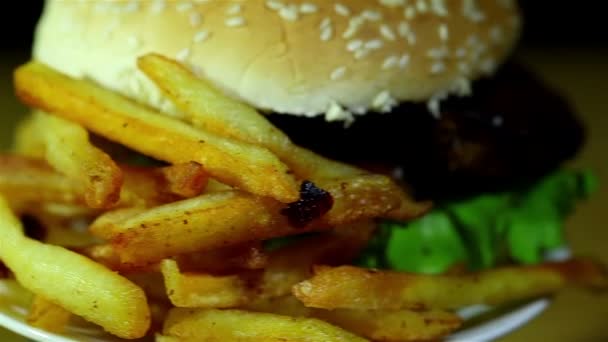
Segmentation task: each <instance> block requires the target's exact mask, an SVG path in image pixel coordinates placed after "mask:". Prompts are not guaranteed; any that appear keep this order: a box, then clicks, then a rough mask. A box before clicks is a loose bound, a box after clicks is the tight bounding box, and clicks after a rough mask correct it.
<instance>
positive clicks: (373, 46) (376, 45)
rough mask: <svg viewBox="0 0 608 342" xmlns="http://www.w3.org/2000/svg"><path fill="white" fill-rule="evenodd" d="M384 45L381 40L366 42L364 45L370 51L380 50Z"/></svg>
mask: <svg viewBox="0 0 608 342" xmlns="http://www.w3.org/2000/svg"><path fill="white" fill-rule="evenodd" d="M383 45H384V43H383V42H382V41H381V40H380V39H372V40H368V41H367V42H365V44H364V45H363V46H364V47H365V48H366V49H368V50H378V49H380V48H382V46H383Z"/></svg>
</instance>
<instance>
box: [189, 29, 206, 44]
mask: <svg viewBox="0 0 608 342" xmlns="http://www.w3.org/2000/svg"><path fill="white" fill-rule="evenodd" d="M209 36H210V33H209V31H207V30H202V31H198V32H197V33H196V34H195V35H194V38H193V39H192V40H193V41H194V42H195V43H201V42H204V41H205V40H207V39H208V38H209Z"/></svg>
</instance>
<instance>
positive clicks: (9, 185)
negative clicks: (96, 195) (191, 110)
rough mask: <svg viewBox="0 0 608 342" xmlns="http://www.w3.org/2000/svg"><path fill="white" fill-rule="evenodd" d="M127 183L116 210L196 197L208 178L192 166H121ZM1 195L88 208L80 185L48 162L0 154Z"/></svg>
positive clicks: (32, 202) (191, 164)
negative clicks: (85, 205)
mask: <svg viewBox="0 0 608 342" xmlns="http://www.w3.org/2000/svg"><path fill="white" fill-rule="evenodd" d="M120 168H121V169H122V173H123V175H124V183H123V186H122V189H121V192H120V200H119V201H118V203H116V204H115V207H148V206H155V205H160V204H163V203H167V202H171V201H176V200H179V199H182V198H184V197H193V196H196V195H198V194H200V193H201V192H203V190H204V189H205V186H206V184H207V181H208V175H207V173H206V172H205V171H204V170H203V168H202V167H201V165H200V164H198V163H194V162H190V163H186V164H176V165H171V166H166V167H161V168H150V167H147V168H143V167H133V166H126V165H121V166H120ZM0 193H3V194H5V196H6V197H7V198H9V199H10V201H11V202H18V203H28V204H31V205H33V206H35V205H36V204H40V203H55V204H58V203H61V204H70V205H84V204H85V199H84V192H83V190H82V188H81V187H79V186H78V184H77V182H76V181H75V180H73V179H70V178H69V177H67V176H65V175H62V174H60V173H58V172H56V171H55V170H53V169H52V168H51V167H50V166H49V165H48V164H47V163H46V162H45V161H43V160H38V159H33V158H29V157H24V156H19V155H3V154H0Z"/></svg>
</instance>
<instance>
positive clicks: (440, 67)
mask: <svg viewBox="0 0 608 342" xmlns="http://www.w3.org/2000/svg"><path fill="white" fill-rule="evenodd" d="M445 70H446V66H445V63H443V62H435V63H433V64H432V65H431V70H430V71H431V74H433V75H437V74H441V73H443V72H444V71H445Z"/></svg>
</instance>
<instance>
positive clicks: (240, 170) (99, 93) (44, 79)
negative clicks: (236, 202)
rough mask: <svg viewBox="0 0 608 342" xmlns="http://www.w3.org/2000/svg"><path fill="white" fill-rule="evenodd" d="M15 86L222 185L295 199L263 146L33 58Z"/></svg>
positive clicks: (27, 97)
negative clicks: (194, 165)
mask: <svg viewBox="0 0 608 342" xmlns="http://www.w3.org/2000/svg"><path fill="white" fill-rule="evenodd" d="M15 88H16V91H17V95H18V96H19V97H20V98H21V99H22V100H23V101H24V102H25V103H27V104H29V105H32V106H34V107H37V108H41V109H43V110H45V111H48V112H50V113H53V114H56V115H59V116H61V117H63V118H65V119H68V120H71V121H73V122H76V123H78V124H80V125H82V126H84V127H86V128H87V129H89V130H91V131H93V132H95V133H97V134H99V135H101V136H103V137H106V138H108V139H110V140H112V141H115V142H118V143H121V144H123V145H125V146H128V147H129V148H131V149H133V150H136V151H138V152H140V153H143V154H145V155H147V156H151V157H154V158H156V159H160V160H164V161H167V162H171V163H174V164H177V163H186V162H190V161H195V162H198V163H200V164H201V165H203V167H204V168H205V170H206V171H208V172H209V174H211V175H212V176H213V177H215V178H217V179H218V180H220V181H221V182H223V183H226V184H229V185H232V186H235V187H238V188H241V189H243V190H246V191H248V192H251V193H253V194H257V195H261V196H269V197H272V198H275V199H277V200H279V201H282V202H292V201H295V200H297V199H298V185H297V183H296V181H295V179H294V178H293V176H292V175H291V174H290V171H289V170H288V169H287V167H286V166H285V165H284V164H283V163H282V162H281V161H279V159H278V158H277V157H276V156H275V155H274V154H272V153H271V152H270V151H268V150H267V149H265V148H262V147H258V146H255V145H252V144H247V143H243V142H239V141H235V140H231V139H228V138H223V137H220V136H217V135H215V134H213V133H210V132H206V131H204V130H201V129H196V128H193V127H191V126H189V125H187V124H185V123H183V122H180V121H178V120H177V119H172V118H169V117H165V116H162V115H161V114H159V113H157V112H155V111H152V110H151V109H148V108H147V107H144V106H141V105H139V104H137V103H135V102H133V101H130V100H128V99H126V98H124V97H121V96H119V95H117V94H115V93H113V92H111V91H109V90H106V89H104V88H102V87H99V86H97V85H95V84H93V83H91V82H89V81H85V80H75V79H72V78H69V77H67V76H64V75H62V74H60V73H57V72H55V71H53V70H51V69H50V68H48V67H46V66H44V65H43V64H40V63H37V62H30V63H28V64H26V65H24V66H22V67H20V68H18V69H17V71H16V72H15Z"/></svg>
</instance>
